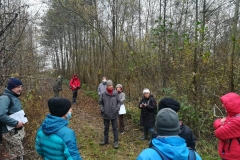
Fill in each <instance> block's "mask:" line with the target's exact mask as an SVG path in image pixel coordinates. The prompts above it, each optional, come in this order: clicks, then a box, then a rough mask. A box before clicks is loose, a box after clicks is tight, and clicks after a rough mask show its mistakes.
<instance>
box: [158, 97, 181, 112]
mask: <svg viewBox="0 0 240 160" xmlns="http://www.w3.org/2000/svg"><path fill="white" fill-rule="evenodd" d="M163 108H171V109H172V110H174V111H175V112H178V111H179V110H180V103H179V102H178V101H176V100H174V99H173V98H163V99H162V100H161V101H160V102H159V104H158V110H161V109H163Z"/></svg>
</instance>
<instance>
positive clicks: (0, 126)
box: [0, 93, 13, 143]
mask: <svg viewBox="0 0 240 160" xmlns="http://www.w3.org/2000/svg"><path fill="white" fill-rule="evenodd" d="M0 96H7V97H8V98H9V100H10V103H9V105H8V112H7V115H10V113H9V108H11V107H12V106H13V101H12V98H11V96H10V95H8V94H4V93H3V94H1V95H0ZM3 126H4V124H2V123H0V143H1V142H2V127H3Z"/></svg>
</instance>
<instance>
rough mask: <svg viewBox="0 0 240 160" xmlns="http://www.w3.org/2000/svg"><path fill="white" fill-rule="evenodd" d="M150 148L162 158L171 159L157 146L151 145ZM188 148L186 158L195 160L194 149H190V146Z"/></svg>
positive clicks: (164, 159)
mask: <svg viewBox="0 0 240 160" xmlns="http://www.w3.org/2000/svg"><path fill="white" fill-rule="evenodd" d="M151 148H152V149H154V150H155V151H156V152H157V153H158V154H159V156H160V157H161V159H162V160H171V159H169V158H168V157H167V156H165V155H164V154H163V153H162V152H161V151H160V150H159V149H158V148H157V147H155V146H154V145H153V146H152V147H151ZM188 149H189V155H188V160H196V155H195V152H194V150H192V149H191V148H188Z"/></svg>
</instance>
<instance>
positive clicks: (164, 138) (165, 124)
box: [137, 108, 201, 160]
mask: <svg viewBox="0 0 240 160" xmlns="http://www.w3.org/2000/svg"><path fill="white" fill-rule="evenodd" d="M155 127H156V130H157V132H158V133H159V136H158V137H156V138H154V139H153V140H152V143H153V147H152V148H147V149H144V150H143V151H142V152H141V153H140V154H139V155H138V157H137V160H145V159H182V160H185V159H191V158H193V157H196V160H201V157H200V156H199V155H198V153H197V152H195V151H193V150H190V149H188V147H187V146H186V143H185V140H184V139H183V138H181V137H179V136H178V132H179V128H180V125H179V118H178V115H177V113H176V112H175V111H174V110H172V109H170V108H163V109H161V110H160V111H159V112H158V114H157V118H156V122H155ZM194 154H195V155H194Z"/></svg>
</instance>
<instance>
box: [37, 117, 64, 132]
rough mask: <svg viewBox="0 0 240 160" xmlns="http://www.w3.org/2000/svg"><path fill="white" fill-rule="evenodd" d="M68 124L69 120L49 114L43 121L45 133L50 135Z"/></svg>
mask: <svg viewBox="0 0 240 160" xmlns="http://www.w3.org/2000/svg"><path fill="white" fill-rule="evenodd" d="M67 125H68V121H67V120H66V119H63V118H61V117H56V116H52V115H51V114H48V115H47V117H46V118H45V120H44V121H43V123H42V131H43V133H45V134H47V135H50V134H53V133H55V132H56V131H58V130H59V129H61V128H62V127H64V126H67Z"/></svg>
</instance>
